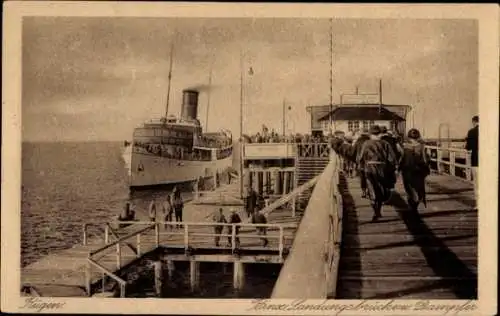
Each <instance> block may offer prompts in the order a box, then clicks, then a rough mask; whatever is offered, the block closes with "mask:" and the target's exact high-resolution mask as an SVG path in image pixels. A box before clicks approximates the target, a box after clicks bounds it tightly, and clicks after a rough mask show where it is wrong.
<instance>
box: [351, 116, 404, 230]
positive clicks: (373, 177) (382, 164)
mask: <svg viewBox="0 0 500 316" xmlns="http://www.w3.org/2000/svg"><path fill="white" fill-rule="evenodd" d="M380 132H381V131H380V127H379V126H378V125H374V126H372V127H371V128H370V134H371V135H370V139H369V140H367V141H366V142H365V143H364V144H363V147H362V148H361V151H360V152H359V154H358V156H357V157H356V163H357V164H358V165H363V166H364V173H365V176H366V180H367V187H368V196H369V198H370V200H371V202H372V207H373V211H374V215H373V218H372V221H377V220H378V219H379V218H380V217H381V216H382V212H381V211H382V205H383V204H384V203H386V202H387V201H388V200H389V199H390V197H391V193H392V189H393V188H394V185H395V179H396V176H395V173H396V169H397V160H396V155H395V153H394V151H393V150H392V148H391V145H390V144H389V143H387V142H386V141H382V140H380V137H379V135H380Z"/></svg>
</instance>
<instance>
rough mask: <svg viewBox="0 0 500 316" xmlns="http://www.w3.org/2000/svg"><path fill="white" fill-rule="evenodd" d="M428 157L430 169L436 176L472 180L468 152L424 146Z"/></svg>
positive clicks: (455, 148)
mask: <svg viewBox="0 0 500 316" xmlns="http://www.w3.org/2000/svg"><path fill="white" fill-rule="evenodd" d="M425 150H426V152H427V154H428V155H429V157H430V161H431V169H432V170H434V171H435V172H437V173H438V174H448V175H451V176H454V177H459V178H464V179H465V180H467V181H471V180H472V166H471V153H470V151H468V150H466V149H463V148H457V147H440V146H429V145H426V146H425Z"/></svg>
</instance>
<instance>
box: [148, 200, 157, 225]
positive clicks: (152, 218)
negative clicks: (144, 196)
mask: <svg viewBox="0 0 500 316" xmlns="http://www.w3.org/2000/svg"><path fill="white" fill-rule="evenodd" d="M148 213H149V221H150V222H156V199H155V198H153V200H151V202H150V203H149V208H148Z"/></svg>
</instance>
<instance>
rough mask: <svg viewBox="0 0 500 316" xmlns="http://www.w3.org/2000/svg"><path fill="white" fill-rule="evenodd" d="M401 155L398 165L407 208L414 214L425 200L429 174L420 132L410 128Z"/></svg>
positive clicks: (427, 157)
mask: <svg viewBox="0 0 500 316" xmlns="http://www.w3.org/2000/svg"><path fill="white" fill-rule="evenodd" d="M403 148H404V151H403V155H402V159H401V164H400V166H399V167H400V170H401V175H402V177H403V185H404V188H405V192H406V197H407V201H408V206H409V207H410V209H411V210H412V211H414V212H416V211H417V210H418V205H419V204H420V203H421V202H423V203H424V206H426V204H427V202H426V200H425V178H426V177H427V176H428V175H429V174H430V167H429V156H428V155H427V153H426V152H425V144H424V143H423V142H422V141H421V136H420V131H419V130H417V129H415V128H412V129H410V130H409V131H408V141H407V142H405V143H404V144H403Z"/></svg>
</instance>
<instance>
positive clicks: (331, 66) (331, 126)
mask: <svg viewBox="0 0 500 316" xmlns="http://www.w3.org/2000/svg"><path fill="white" fill-rule="evenodd" d="M332 27H333V19H330V134H332V132H333V115H332V111H333V30H332Z"/></svg>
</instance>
